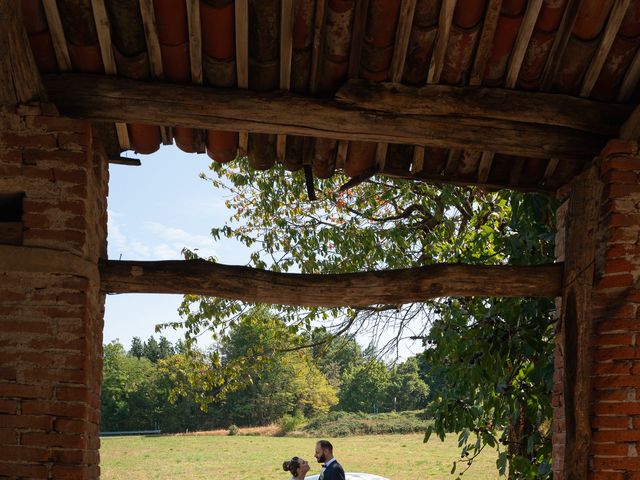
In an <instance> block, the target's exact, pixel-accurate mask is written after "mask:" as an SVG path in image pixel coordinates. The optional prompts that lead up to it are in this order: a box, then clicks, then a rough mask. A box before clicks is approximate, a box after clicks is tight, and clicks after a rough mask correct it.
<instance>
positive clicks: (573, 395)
mask: <svg viewBox="0 0 640 480" xmlns="http://www.w3.org/2000/svg"><path fill="white" fill-rule="evenodd" d="M602 190H603V187H602V182H601V181H600V178H599V172H598V166H596V165H593V166H591V167H590V168H589V169H588V170H586V171H585V172H583V173H582V174H581V175H580V176H578V177H577V178H575V179H574V180H573V182H572V185H571V194H570V197H569V198H570V200H569V202H570V203H569V212H568V216H567V227H566V240H565V245H566V251H565V264H564V279H563V288H562V291H563V293H562V313H561V320H560V321H561V330H560V332H559V333H560V336H561V339H560V340H561V345H562V347H563V361H564V375H565V378H564V410H565V424H566V445H565V458H564V470H565V472H564V474H565V477H564V478H567V479H583V478H587V477H588V472H589V447H590V444H591V424H590V413H591V412H590V406H591V381H590V379H591V373H592V364H591V362H592V355H591V345H592V343H591V340H592V334H593V325H592V313H591V312H592V300H591V291H592V288H593V281H594V271H595V266H594V265H595V254H596V244H597V231H598V220H599V214H600V200H601V197H602Z"/></svg>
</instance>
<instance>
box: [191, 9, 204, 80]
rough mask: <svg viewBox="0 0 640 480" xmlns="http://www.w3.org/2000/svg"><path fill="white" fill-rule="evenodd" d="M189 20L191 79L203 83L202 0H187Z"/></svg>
mask: <svg viewBox="0 0 640 480" xmlns="http://www.w3.org/2000/svg"><path fill="white" fill-rule="evenodd" d="M187 17H188V21H189V62H190V65H191V81H192V82H193V83H196V84H198V85H200V84H202V81H203V78H202V28H201V26H200V0H187Z"/></svg>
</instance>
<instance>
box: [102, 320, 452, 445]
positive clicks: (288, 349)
mask: <svg viewBox="0 0 640 480" xmlns="http://www.w3.org/2000/svg"><path fill="white" fill-rule="evenodd" d="M303 345H313V346H310V347H308V348H298V347H300V346H303ZM211 371H216V372H218V376H217V377H216V376H214V377H213V378H217V381H209V382H208V381H206V380H205V381H203V380H202V379H203V378H204V379H208V378H211ZM439 384H440V381H439V380H438V379H436V378H433V377H432V376H430V373H429V368H428V366H427V365H425V364H424V361H422V360H421V356H415V357H410V358H408V359H407V360H405V361H404V362H402V363H399V364H395V365H390V364H387V363H385V362H384V361H382V360H380V359H379V358H378V356H377V355H376V352H375V351H374V349H373V348H371V347H369V348H365V349H363V348H361V347H360V345H358V343H357V342H356V341H355V340H354V339H353V338H351V337H344V336H341V337H336V338H331V337H329V335H328V334H327V333H326V332H325V331H324V330H322V329H318V330H315V331H314V332H313V333H312V334H309V335H308V336H307V337H300V336H299V335H296V334H294V333H291V332H290V331H289V330H288V329H287V326H286V325H285V324H284V323H283V322H282V321H281V320H280V319H278V318H277V317H276V316H273V315H271V314H269V313H268V312H266V311H265V310H258V311H256V312H254V313H253V314H252V315H249V316H246V317H244V318H243V320H241V321H240V322H238V323H237V324H236V325H234V326H233V327H232V328H230V329H229V333H228V334H227V335H225V336H223V337H221V338H219V339H218V341H217V344H216V348H215V349H212V350H210V351H207V352H204V351H199V350H193V349H192V351H191V352H189V353H188V352H187V349H186V348H185V344H184V343H183V342H182V341H178V342H177V343H175V344H172V343H171V342H169V341H168V340H167V339H166V338H165V337H162V336H161V337H159V339H158V340H156V338H155V337H153V336H151V337H150V338H148V339H147V340H146V341H142V340H141V339H140V338H137V337H134V338H133V341H132V343H131V347H130V348H129V350H127V349H126V348H125V347H124V346H123V345H122V344H121V343H119V342H117V341H114V342H111V343H109V344H107V345H105V346H104V381H103V386H102V421H101V430H102V431H127V430H148V429H161V430H162V432H167V433H169V432H184V431H195V430H210V429H217V428H229V426H231V425H236V426H260V425H268V424H272V423H276V422H278V423H281V424H284V425H291V424H292V422H293V424H295V425H299V424H300V423H304V422H306V421H307V420H311V419H313V418H317V417H318V416H322V415H323V414H327V413H328V412H330V411H331V412H336V411H337V412H364V413H383V412H393V411H397V412H402V411H407V410H419V409H423V408H424V407H425V406H426V405H427V403H428V402H429V400H430V397H431V396H432V395H434V394H435V392H436V391H437V390H438V385H439ZM194 385H195V386H194Z"/></svg>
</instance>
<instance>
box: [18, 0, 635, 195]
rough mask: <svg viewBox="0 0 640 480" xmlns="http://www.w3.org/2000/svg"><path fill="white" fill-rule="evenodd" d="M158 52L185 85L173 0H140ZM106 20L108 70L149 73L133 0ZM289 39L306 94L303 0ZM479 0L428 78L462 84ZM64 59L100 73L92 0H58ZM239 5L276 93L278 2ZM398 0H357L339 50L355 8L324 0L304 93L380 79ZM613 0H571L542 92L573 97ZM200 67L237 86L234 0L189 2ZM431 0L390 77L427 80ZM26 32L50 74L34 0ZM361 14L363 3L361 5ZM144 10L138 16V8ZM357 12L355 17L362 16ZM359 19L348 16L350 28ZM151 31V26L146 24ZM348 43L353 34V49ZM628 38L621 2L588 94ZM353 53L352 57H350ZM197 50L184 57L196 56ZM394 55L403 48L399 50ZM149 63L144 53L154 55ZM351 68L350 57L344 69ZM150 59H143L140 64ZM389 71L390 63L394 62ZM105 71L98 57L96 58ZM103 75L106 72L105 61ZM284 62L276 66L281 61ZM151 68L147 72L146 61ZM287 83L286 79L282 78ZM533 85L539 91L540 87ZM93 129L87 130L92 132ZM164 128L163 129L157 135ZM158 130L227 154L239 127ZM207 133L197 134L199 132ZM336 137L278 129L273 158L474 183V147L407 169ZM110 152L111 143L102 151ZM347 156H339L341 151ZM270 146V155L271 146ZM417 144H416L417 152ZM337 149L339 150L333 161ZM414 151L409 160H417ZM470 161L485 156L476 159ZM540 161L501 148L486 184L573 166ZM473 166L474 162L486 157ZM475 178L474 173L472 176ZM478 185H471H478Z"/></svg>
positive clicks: (526, 65) (548, 6) (517, 12)
mask: <svg viewBox="0 0 640 480" xmlns="http://www.w3.org/2000/svg"><path fill="white" fill-rule="evenodd" d="M152 1H153V7H154V11H155V16H156V26H157V35H158V42H159V49H160V52H159V53H160V56H161V61H162V72H161V73H162V76H163V77H164V79H165V80H167V81H171V82H190V81H192V78H191V75H192V73H191V65H190V62H191V55H190V53H193V52H190V51H189V48H190V42H189V40H190V38H189V19H188V12H187V10H186V3H185V2H177V1H174V0H152ZM105 3H106V6H107V14H108V17H109V22H110V24H111V32H110V33H111V37H112V42H111V43H112V46H113V53H114V57H115V60H116V66H117V72H116V73H117V74H118V75H122V76H126V77H130V78H135V79H143V80H148V79H149V78H150V76H151V73H152V72H151V65H152V62H150V58H149V53H148V51H147V48H148V47H147V36H146V35H147V34H149V32H145V30H144V28H143V22H142V15H141V11H140V9H139V0H105ZM293 4H294V12H293V38H292V59H291V73H290V75H291V78H290V89H291V90H293V91H294V92H298V93H302V94H307V93H308V92H309V91H310V81H311V78H310V77H311V75H310V74H311V61H312V47H313V45H314V34H315V32H316V29H315V19H314V16H315V12H316V8H317V2H316V0H297V1H295V2H293ZM487 4H488V1H487V0H458V2H457V5H456V8H455V10H454V14H453V22H452V25H451V31H450V35H449V38H448V42H447V51H446V55H445V58H444V62H443V68H442V73H441V75H440V77H439V81H440V83H445V84H453V85H464V84H465V83H466V82H467V78H468V76H469V72H470V69H471V67H472V65H473V64H474V60H475V59H474V55H475V54H476V51H477V48H478V42H479V38H480V34H481V32H482V28H483V25H484V16H485V14H486V10H487ZM566 4H567V0H543V5H542V8H541V10H540V14H539V16H538V19H537V22H536V25H535V28H534V30H533V33H532V36H531V39H530V41H529V45H528V48H527V51H526V53H525V56H524V59H523V62H522V66H521V69H520V72H519V76H518V81H517V85H516V87H517V88H520V89H531V90H535V89H539V88H540V85H541V82H542V78H541V77H542V75H543V71H544V69H545V65H546V63H547V62H548V61H549V53H550V51H551V47H552V45H553V44H554V41H555V40H556V37H557V35H558V31H559V27H560V24H561V21H562V18H563V14H564V10H565V8H566ZM56 5H57V6H58V9H59V11H60V16H61V19H62V22H63V29H64V35H65V37H66V40H67V47H68V50H69V56H70V60H71V67H72V69H73V70H74V71H78V72H92V73H102V72H103V71H104V68H103V65H102V56H101V52H100V47H99V43H98V37H97V31H96V26H95V22H94V19H93V12H92V0H58V1H57V2H56ZM248 5H249V12H248V13H249V38H248V42H249V58H248V59H243V61H248V67H249V75H248V82H249V88H251V89H254V90H260V91H270V90H275V89H278V88H279V87H280V85H281V81H282V79H280V72H281V69H280V42H281V38H280V15H281V11H280V9H281V5H282V4H281V1H280V0H248ZM401 5H402V0H369V2H368V9H367V11H366V15H367V16H366V17H363V18H361V19H360V20H361V21H363V22H364V23H362V25H363V36H362V37H359V36H358V38H357V40H358V45H354V46H352V45H351V43H352V41H353V38H352V37H353V35H354V28H353V25H354V15H355V13H356V12H360V11H361V10H360V9H359V8H356V6H357V3H356V2H355V0H328V1H327V3H326V10H325V17H324V24H323V28H322V29H321V30H322V35H323V37H322V41H321V44H320V49H319V50H318V54H319V57H318V60H319V71H318V76H317V78H316V82H317V83H316V84H315V85H313V87H314V88H313V90H314V91H316V92H318V95H320V96H328V97H330V96H331V95H333V94H334V93H335V91H336V90H337V89H338V88H339V87H340V86H341V85H342V84H343V82H344V81H345V80H346V79H347V76H348V74H349V72H350V73H351V74H352V75H354V74H357V75H359V76H360V77H361V78H365V79H368V80H372V81H386V80H388V79H389V71H390V68H391V64H392V60H393V55H394V53H395V52H396V51H397V48H396V34H397V30H398V21H399V14H400V7H401ZM612 5H613V0H583V1H582V3H581V7H580V9H579V11H578V14H577V19H576V22H575V25H574V27H573V31H572V32H570V37H569V39H568V44H567V46H566V49H565V50H564V52H563V51H560V55H561V56H560V57H558V58H560V59H561V62H560V68H559V71H558V73H557V75H556V78H555V79H554V80H555V82H553V86H552V88H553V90H555V91H561V92H566V93H569V94H577V92H578V90H579V88H580V86H581V83H582V80H583V76H584V73H585V71H586V69H587V68H588V66H589V64H590V62H591V61H592V58H593V54H594V52H595V49H596V48H597V46H598V45H599V44H600V41H601V37H602V32H603V31H604V27H605V25H606V23H607V20H608V17H609V12H610V10H611V7H612ZM199 7H200V27H201V40H202V50H201V52H199V53H201V55H202V57H201V61H202V72H203V80H204V83H205V84H207V85H210V86H213V87H235V86H236V85H237V61H236V51H235V48H236V38H235V35H236V33H235V22H236V19H235V5H234V1H233V0H200V1H199ZM441 7H442V1H441V0H417V1H416V8H415V15H414V17H413V22H412V25H411V31H410V33H409V39H408V48H407V52H406V60H405V63H404V70H403V75H402V81H403V83H406V84H408V85H415V86H421V85H424V84H425V82H426V79H427V73H428V72H429V67H430V63H431V60H432V59H431V57H432V52H433V48H434V42H435V40H436V38H437V32H438V28H439V25H438V22H439V15H440V9H441ZM526 7H527V0H504V1H503V4H502V8H501V12H500V16H499V18H498V24H497V28H496V33H495V35H494V38H493V43H492V47H491V51H490V55H489V59H488V61H487V64H486V68H485V71H484V78H483V83H484V85H486V86H496V87H502V86H503V84H504V79H505V73H506V69H507V67H508V65H509V61H510V58H511V55H512V50H513V46H514V44H515V40H516V38H517V36H518V33H519V29H520V27H521V23H522V19H523V15H524V13H525V10H526ZM22 8H23V9H24V10H25V16H26V17H27V18H26V21H25V25H26V27H27V32H28V35H29V41H30V44H31V47H32V49H33V51H34V55H35V58H36V62H37V64H38V67H39V68H40V70H41V71H42V72H52V71H56V69H57V63H56V56H55V52H54V50H53V42H52V39H51V35H50V32H49V26H48V24H47V22H46V17H45V15H44V13H43V9H42V4H41V0H22ZM363 13H364V12H363ZM145 19H146V17H145ZM365 19H366V22H365V21H364V20H365ZM358 25H360V23H358ZM152 33H153V32H152ZM360 41H361V42H362V43H361V44H360ZM639 45H640V2H632V4H631V6H630V8H629V11H628V12H627V14H626V16H625V18H624V21H623V23H622V26H621V28H620V32H619V33H618V36H617V37H616V38H615V40H614V42H613V45H612V47H611V51H610V52H609V55H608V57H607V58H606V60H605V63H604V65H603V67H602V70H601V72H600V75H599V78H598V80H597V82H596V84H595V86H594V88H593V90H592V96H593V97H594V98H597V99H600V100H605V101H610V100H612V99H614V98H616V97H617V95H618V90H619V88H620V85H621V82H622V79H623V78H624V75H625V73H626V71H627V70H628V69H629V65H630V64H631V61H632V59H633V58H634V55H636V52H637V50H638V48H639ZM353 52H358V59H359V63H358V64H355V62H354V60H353V59H350V55H351V54H352V53H353ZM196 57H197V55H196ZM400 58H402V57H400ZM151 60H154V62H155V61H156V60H157V59H156V58H155V57H153V58H152V59H151ZM350 62H351V63H354V65H350ZM153 65H156V64H155V63H153ZM401 66H402V65H401ZM108 67H109V66H108ZM110 70H112V68H111V69H110ZM284 71H286V69H284ZM153 74H154V75H155V76H156V77H159V76H160V74H159V73H158V69H157V68H155V67H154V72H153ZM285 84H286V82H285ZM545 88H546V86H545ZM96 128H98V127H96ZM99 130H100V132H101V133H100V135H101V136H104V137H105V138H107V139H108V140H107V141H108V142H111V143H109V145H111V144H112V143H113V142H114V138H115V135H114V128H113V125H111V126H109V127H108V128H107V127H106V126H101V127H99ZM128 133H129V136H130V141H131V144H132V146H133V148H134V149H135V150H137V151H139V152H141V153H149V152H151V151H154V150H155V149H157V148H158V146H159V144H160V142H161V134H160V133H161V132H160V129H159V128H158V127H155V126H150V125H128ZM167 133H169V135H167ZM171 133H172V134H173V138H174V139H175V142H176V144H177V145H178V146H179V147H180V148H182V149H183V150H185V151H196V150H197V151H202V150H203V149H204V143H205V141H206V145H207V149H206V150H207V153H208V154H209V155H210V156H211V157H212V158H213V159H215V160H217V161H221V162H227V161H230V160H232V159H233V158H235V156H236V153H237V151H238V143H239V134H238V133H237V132H229V131H210V132H202V131H194V130H191V129H187V128H181V127H173V128H163V130H162V139H163V140H164V141H168V140H170V138H171V136H170V135H171ZM205 139H206V140H205ZM248 139H249V142H248V155H249V158H250V163H251V164H252V165H253V166H254V167H255V168H259V169H266V168H270V167H271V166H272V165H273V164H274V163H275V159H276V143H277V142H276V136H275V135H265V134H255V133H251V132H250V133H249V137H248ZM345 146H347V145H346V144H345V143H344V142H337V141H335V140H331V139H322V138H319V139H317V138H315V139H314V138H303V137H297V136H288V137H287V138H286V150H285V152H284V155H283V158H282V162H283V164H284V165H285V167H286V168H287V169H290V170H297V169H300V168H301V167H302V166H303V165H310V166H311V167H312V170H313V173H314V175H315V176H317V177H321V178H325V177H327V176H330V175H332V174H333V173H334V171H335V168H336V161H337V156H338V154H337V152H338V150H339V149H338V147H340V152H341V153H340V159H339V160H340V162H339V163H340V165H339V168H342V163H344V171H345V173H346V174H347V175H349V176H361V175H363V174H365V173H369V172H372V171H373V168H374V167H375V166H376V156H379V155H380V154H381V153H382V152H386V160H385V161H384V170H383V172H385V173H388V174H392V175H399V176H406V177H410V176H411V175H413V173H411V171H410V169H411V168H413V169H414V170H419V171H416V172H415V176H416V177H422V178H427V179H432V180H436V181H438V180H440V179H446V178H449V179H452V180H454V181H462V182H466V181H474V180H477V177H478V175H479V173H480V172H478V168H479V164H480V155H481V153H480V152H475V151H453V152H450V151H448V150H446V149H440V148H428V147H427V148H425V149H424V160H423V161H422V163H420V162H418V163H416V165H414V166H413V167H412V162H413V154H414V147H413V146H411V145H380V146H378V145H377V144H376V143H370V142H351V143H350V144H348V146H347V149H344V147H345ZM110 148H112V147H110ZM345 152H346V153H345ZM281 153H282V152H281ZM418 153H420V151H418ZM345 155H346V156H345ZM416 158H417V159H418V160H420V159H421V158H422V157H421V156H420V155H418V156H417V157H416ZM483 158H485V160H486V158H488V157H486V156H484V157H483ZM547 163H548V162H547V160H546V159H537V160H536V159H525V158H522V157H518V158H516V157H510V156H505V155H495V156H493V162H492V164H491V168H490V170H489V173H488V178H487V179H486V181H487V182H488V183H489V184H493V185H496V184H503V185H509V184H511V183H514V182H515V183H518V184H520V185H524V186H531V187H534V188H535V187H540V186H541V185H542V186H544V185H545V183H546V186H545V187H544V188H554V187H555V186H558V185H560V184H561V183H562V182H564V181H566V180H568V179H569V178H571V176H572V175H575V173H576V172H578V171H579V170H580V168H582V162H566V161H563V162H560V164H559V165H558V168H557V172H556V173H555V174H553V175H552V177H551V178H550V179H548V180H545V179H543V177H544V175H545V169H546V167H547ZM486 165H487V164H486V162H485V166H486ZM484 178H485V176H484V174H483V179H484ZM483 181H484V180H483Z"/></svg>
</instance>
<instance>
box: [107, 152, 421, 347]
mask: <svg viewBox="0 0 640 480" xmlns="http://www.w3.org/2000/svg"><path fill="white" fill-rule="evenodd" d="M127 155H130V156H132V157H135V158H139V159H140V160H141V161H142V165H141V166H138V167H131V166H124V165H116V164H111V165H110V167H109V176H110V178H109V196H108V218H109V224H108V238H107V240H108V252H109V258H110V259H112V260H118V259H121V260H176V259H182V258H183V257H182V255H181V254H180V252H181V250H182V249H183V248H184V247H188V248H190V249H192V250H193V249H198V251H199V253H200V255H201V256H210V255H213V256H215V257H216V259H217V261H218V262H220V263H226V264H230V265H245V264H246V263H247V262H248V260H249V251H248V249H246V248H245V247H244V246H243V245H241V244H239V243H238V242H235V241H231V240H228V239H221V240H220V241H218V242H215V241H214V240H213V238H212V237H211V235H210V231H211V228H212V227H214V226H222V225H223V224H224V222H225V220H226V219H227V218H228V217H229V216H230V214H231V212H230V211H229V210H227V208H226V207H225V205H224V202H225V197H224V194H225V192H221V191H220V190H217V189H215V188H214V187H213V185H212V184H211V183H210V182H208V181H206V180H203V179H201V178H199V174H200V173H201V172H205V173H207V172H208V171H209V163H210V159H209V157H208V156H207V155H204V154H200V155H196V154H188V153H184V152H182V151H181V150H179V149H178V148H176V147H174V146H168V147H161V148H160V150H159V151H158V152H156V153H154V154H153V155H142V156H138V155H133V154H127ZM181 300H182V295H166V294H163V295H160V294H122V295H108V296H107V301H106V308H105V326H104V343H109V342H111V341H112V340H119V341H120V342H121V343H122V344H123V345H124V346H125V348H127V349H128V348H129V346H130V345H131V339H132V338H133V337H134V336H137V337H140V338H141V339H142V340H146V339H148V338H149V337H150V336H151V335H154V336H155V337H156V338H158V336H159V335H163V336H165V337H167V338H168V339H169V340H170V341H172V342H175V341H176V340H178V339H180V338H182V336H183V333H182V332H180V331H174V330H171V329H165V330H163V331H162V333H160V334H156V333H155V325H156V324H159V323H167V322H174V321H178V320H179V319H180V317H179V315H178V313H177V309H178V306H179V305H180V302H181ZM385 333H386V334H387V335H386V336H388V337H391V336H392V335H393V332H385ZM358 340H359V343H361V344H363V345H367V344H368V343H369V342H370V339H369V338H359V339H358ZM199 343H200V345H201V346H203V347H206V346H208V345H209V342H207V340H206V337H201V338H200V339H199ZM416 343H417V342H416ZM412 344H413V345H412ZM411 347H413V348H411ZM409 348H411V350H413V352H411V350H409ZM417 351H419V348H418V346H417V345H415V343H414V342H405V343H404V345H403V347H402V348H401V352H400V354H401V356H403V357H404V356H406V355H410V354H411V353H416V352H417Z"/></svg>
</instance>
